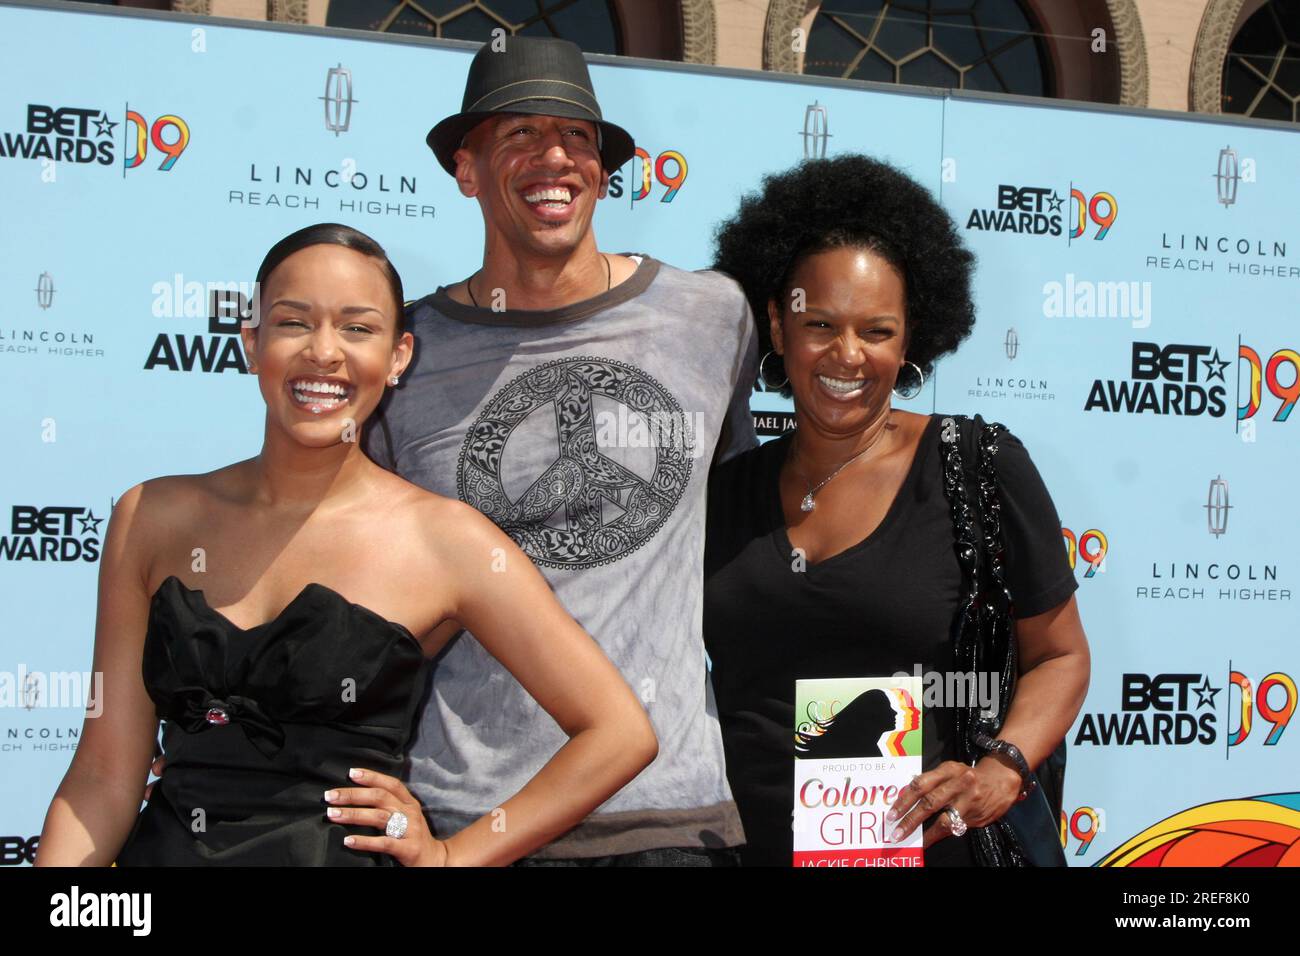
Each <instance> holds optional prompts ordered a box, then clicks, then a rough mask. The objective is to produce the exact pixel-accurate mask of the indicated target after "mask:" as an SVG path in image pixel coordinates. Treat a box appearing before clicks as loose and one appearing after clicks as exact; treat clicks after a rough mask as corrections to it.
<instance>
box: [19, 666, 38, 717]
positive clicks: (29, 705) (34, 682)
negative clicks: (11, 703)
mask: <svg viewBox="0 0 1300 956" xmlns="http://www.w3.org/2000/svg"><path fill="white" fill-rule="evenodd" d="M40 702H41V683H40V678H39V677H37V676H36V675H35V674H26V675H24V677H23V707H24V708H26V709H27V710H32V709H33V708H35V707H36V705H37V704H39V703H40Z"/></svg>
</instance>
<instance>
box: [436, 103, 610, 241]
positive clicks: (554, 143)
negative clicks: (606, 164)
mask: <svg viewBox="0 0 1300 956" xmlns="http://www.w3.org/2000/svg"><path fill="white" fill-rule="evenodd" d="M455 160H456V182H457V185H459V187H460V191H461V192H462V193H463V194H464V195H466V196H473V197H477V198H478V201H479V204H480V205H481V206H482V209H483V220H484V223H485V226H486V229H487V233H488V246H489V248H492V247H493V245H494V243H497V242H503V243H504V244H505V245H506V246H507V247H508V248H510V249H514V250H517V251H520V252H525V253H532V254H534V255H548V256H554V255H567V254H569V253H571V252H572V251H573V250H574V249H576V248H577V247H578V246H579V244H581V243H582V242H583V240H584V239H586V238H587V236H588V235H589V233H590V230H591V217H592V215H593V214H594V213H595V211H596V200H597V199H603V198H604V197H605V193H606V191H607V190H608V188H609V174H608V173H606V172H605V170H604V168H603V167H602V166H601V162H600V152H599V150H598V149H597V144H596V126H595V124H594V123H589V122H587V121H585V120H575V119H565V118H563V117H559V116H529V115H523V114H514V113H510V114H503V115H501V116H494V117H491V118H489V119H486V120H484V121H483V122H482V123H480V124H479V125H478V126H476V127H474V129H473V130H471V131H470V133H469V135H468V136H466V137H465V145H464V146H462V147H461V148H460V149H458V150H457V151H456V153H455Z"/></svg>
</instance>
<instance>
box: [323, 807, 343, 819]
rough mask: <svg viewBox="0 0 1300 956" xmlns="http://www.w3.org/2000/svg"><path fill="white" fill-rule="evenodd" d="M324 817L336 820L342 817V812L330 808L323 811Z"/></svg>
mask: <svg viewBox="0 0 1300 956" xmlns="http://www.w3.org/2000/svg"><path fill="white" fill-rule="evenodd" d="M325 816H327V817H330V818H332V819H335V820H337V819H338V818H339V817H341V816H343V811H342V810H340V809H339V808H338V807H330V808H329V809H328V810H326V811H325Z"/></svg>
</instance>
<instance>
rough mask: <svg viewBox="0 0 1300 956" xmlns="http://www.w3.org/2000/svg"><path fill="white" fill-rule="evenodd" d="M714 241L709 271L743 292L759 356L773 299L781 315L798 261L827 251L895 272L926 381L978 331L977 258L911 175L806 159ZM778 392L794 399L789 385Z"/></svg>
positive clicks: (878, 165) (749, 199) (853, 160)
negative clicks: (846, 252) (871, 255)
mask: <svg viewBox="0 0 1300 956" xmlns="http://www.w3.org/2000/svg"><path fill="white" fill-rule="evenodd" d="M714 238H715V244H716V245H715V254H714V263H713V267H714V268H715V269H718V270H720V271H722V272H726V273H728V274H729V275H731V276H733V277H735V279H736V280H737V281H738V282H739V283H740V284H741V286H743V287H744V289H745V295H746V296H747V297H748V298H749V304H750V307H751V308H752V309H753V311H754V320H755V322H756V323H757V324H758V337H759V339H758V340H759V346H760V348H759V354H760V355H766V354H767V353H768V351H770V350H771V348H772V335H771V330H770V329H769V328H768V318H767V303H768V301H769V300H770V299H775V300H776V302H777V304H778V305H779V306H781V309H782V313H783V314H784V312H785V309H786V308H787V307H788V304H789V293H790V291H791V290H790V279H791V276H792V275H793V274H794V272H795V269H796V268H797V266H798V265H799V263H800V262H801V261H802V260H803V259H804V258H806V257H807V256H809V255H812V254H814V253H817V252H825V251H827V250H829V249H840V248H863V249H869V250H872V251H873V252H875V253H876V254H877V255H879V256H880V257H881V258H883V259H884V260H885V261H886V262H888V263H890V264H891V265H892V266H893V267H894V268H895V269H897V270H898V272H899V274H900V275H901V276H902V278H903V285H904V292H905V295H906V303H907V315H906V317H905V324H906V333H907V342H908V345H907V360H908V361H909V362H915V363H916V364H917V365H919V366H920V367H921V370H922V371H923V372H924V373H925V375H926V376H927V377H929V375H930V373H931V372H932V371H933V369H934V363H935V360H936V359H938V358H939V357H940V356H943V355H946V354H947V353H949V352H951V351H953V350H954V349H955V348H957V346H958V345H959V344H961V342H962V340H963V339H965V338H966V337H967V336H968V335H970V331H971V329H972V328H973V327H974V325H975V305H974V303H973V302H972V300H971V288H970V286H971V275H972V272H973V270H974V264H975V256H974V254H973V253H971V252H970V250H968V249H967V248H966V247H965V245H964V244H963V243H962V240H961V236H960V234H959V233H958V232H957V229H956V226H955V225H954V224H953V221H952V218H951V217H950V216H949V215H948V213H947V212H946V211H945V210H944V208H943V207H942V206H940V205H939V203H938V202H937V201H936V200H935V198H934V197H933V196H932V195H931V194H930V192H929V190H927V189H926V188H925V187H924V186H922V185H921V184H920V183H918V182H917V181H916V180H914V179H912V177H910V176H908V175H907V174H906V173H904V172H902V171H900V170H898V169H896V168H895V167H893V166H891V165H889V164H888V163H883V162H880V161H879V160H875V159H872V158H871V157H869V156H863V155H861V154H857V153H847V154H845V155H842V156H836V157H835V158H834V159H811V160H805V161H804V162H802V163H800V164H799V165H798V166H795V167H793V168H792V169H788V170H786V171H784V172H781V173H773V174H770V175H768V176H765V177H764V178H763V184H762V187H761V188H760V190H759V191H758V192H756V193H750V194H749V195H747V196H745V197H744V198H743V199H742V200H741V202H740V210H739V212H737V213H736V215H735V216H734V217H732V218H731V219H729V220H727V221H726V222H724V223H722V224H721V225H719V226H718V228H717V231H716V233H715V237H714ZM768 364H769V365H771V364H772V363H771V362H769V363H768ZM781 393H782V394H783V395H785V396H786V397H787V398H788V397H789V396H790V395H791V390H790V387H789V385H788V384H787V385H786V386H785V387H784V388H783V389H781Z"/></svg>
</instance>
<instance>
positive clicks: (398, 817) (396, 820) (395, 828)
mask: <svg viewBox="0 0 1300 956" xmlns="http://www.w3.org/2000/svg"><path fill="white" fill-rule="evenodd" d="M407 822H408V821H407V819H406V814H405V813H403V812H402V811H401V810H394V811H393V813H392V815H391V816H390V817H389V818H388V826H386V827H385V828H384V836H386V837H391V838H392V839H394V840H400V839H401V838H402V837H404V836H406V825H407ZM962 829H963V830H965V827H963V828H962Z"/></svg>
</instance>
